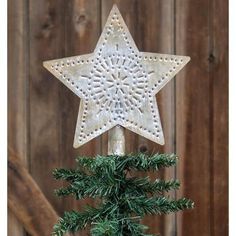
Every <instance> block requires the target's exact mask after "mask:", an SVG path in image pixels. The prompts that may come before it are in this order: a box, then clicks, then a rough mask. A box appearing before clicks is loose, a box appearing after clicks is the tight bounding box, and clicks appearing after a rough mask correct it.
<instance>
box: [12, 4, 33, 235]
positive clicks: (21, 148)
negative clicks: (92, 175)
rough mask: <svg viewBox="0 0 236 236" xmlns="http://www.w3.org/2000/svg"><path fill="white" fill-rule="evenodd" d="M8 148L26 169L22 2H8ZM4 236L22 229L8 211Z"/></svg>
mask: <svg viewBox="0 0 236 236" xmlns="http://www.w3.org/2000/svg"><path fill="white" fill-rule="evenodd" d="M8 45H9V47H8V146H9V147H11V148H12V149H13V150H14V151H15V152H17V153H18V154H19V155H20V157H21V161H22V162H23V163H24V164H25V165H26V166H28V137H27V136H28V119H27V114H28V74H29V73H28V71H29V65H28V61H29V57H28V50H29V45H28V9H27V1H26V0H19V1H16V0H9V1H8ZM8 235H9V236H11V235H14V236H23V235H25V232H24V229H23V227H22V226H21V224H20V223H19V221H18V220H17V219H16V217H15V216H14V215H13V213H12V212H11V211H10V210H9V211H8Z"/></svg>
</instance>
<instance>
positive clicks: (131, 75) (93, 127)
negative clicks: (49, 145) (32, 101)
mask: <svg viewBox="0 0 236 236" xmlns="http://www.w3.org/2000/svg"><path fill="white" fill-rule="evenodd" d="M189 60H190V58H189V57H186V56H176V55H166V54H158V53H147V52H139V50H138V49H137V47H136V45H135V43H134V41H133V39H132V36H131V35H130V33H129V30H128V28H127V26H126V25H125V22H124V20H123V18H122V16H121V14H120V12H119V10H118V8H117V7H116V5H114V6H113V8H112V10H111V12H110V15H109V17H108V20H107V23H106V25H105V28H104V30H103V32H102V34H101V36H100V39H99V41H98V43H97V46H96V48H95V50H94V52H93V53H91V54H87V55H82V56H75V57H69V58H63V59H57V60H51V61H46V62H44V66H45V67H46V68H47V69H48V70H49V71H50V72H51V73H52V74H53V75H54V76H56V77H57V78H58V79H59V80H60V81H61V82H62V83H64V84H65V85H66V86H67V87H68V88H69V89H70V90H72V91H73V92H74V93H75V94H76V95H78V96H79V97H80V98H81V103H80V109H79V115H78V120H77V126H76V132H75V138H74V147H75V148H77V147H79V146H81V145H83V144H84V143H86V142H88V141H89V140H91V139H93V138H95V137H97V136H98V135H100V134H102V133H104V132H105V131H107V130H109V129H111V128H112V127H114V126H116V125H121V126H123V127H125V128H127V129H129V130H131V131H133V132H135V133H137V134H139V135H142V136H144V137H146V138H148V139H150V140H152V141H154V142H157V143H159V144H164V136H163V131H162V126H161V122H160V117H159V112H158V108H157V104H156V98H155V94H156V93H157V92H159V90H160V89H161V88H162V87H164V86H165V85H166V83H167V82H168V81H170V80H171V79H172V78H173V77H174V76H175V75H176V74H177V73H178V72H179V71H180V70H181V69H182V68H183V67H184V66H185V65H186V64H187V62H188V61H189Z"/></svg>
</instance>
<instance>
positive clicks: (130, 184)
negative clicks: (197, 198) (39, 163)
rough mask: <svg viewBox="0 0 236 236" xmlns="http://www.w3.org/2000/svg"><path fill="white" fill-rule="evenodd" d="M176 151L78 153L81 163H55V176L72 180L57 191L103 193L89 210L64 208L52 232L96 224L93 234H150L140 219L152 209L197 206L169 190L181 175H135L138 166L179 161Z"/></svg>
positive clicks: (84, 194)
mask: <svg viewBox="0 0 236 236" xmlns="http://www.w3.org/2000/svg"><path fill="white" fill-rule="evenodd" d="M176 162H177V157H176V155H174V154H171V155H168V154H155V155H146V154H141V153H140V154H137V155H133V154H130V155H123V156H118V155H111V156H97V157H95V158H90V157H79V158H78V159H77V164H78V167H77V169H74V170H72V169H70V170H68V169H56V170H55V171H54V177H55V178H56V179H60V180H66V181H68V182H69V185H68V186H67V187H64V188H61V189H58V190H56V194H57V195H58V196H67V195H73V196H74V197H75V198H76V199H77V200H79V199H83V198H100V199H101V202H100V203H99V204H98V205H97V206H96V207H91V206H86V207H85V208H84V211H82V212H78V211H71V212H65V213H64V216H63V217H62V218H61V219H60V220H59V222H58V223H57V224H56V225H55V226H54V232H53V235H56V236H62V235H64V234H65V233H66V232H76V231H79V230H82V229H84V228H85V227H86V226H91V230H90V233H91V235H92V236H151V235H150V234H145V231H146V230H147V229H148V227H147V226H145V225H142V224H141V223H140V220H141V219H142V218H143V217H144V216H145V215H147V214H158V215H160V214H167V213H171V212H176V211H179V210H184V209H188V208H193V202H192V201H191V200H189V199H186V198H181V199H178V200H174V199H170V198H169V197H166V196H164V194H163V193H164V192H168V191H170V190H176V189H178V188H179V185H180V184H179V182H178V181H177V180H169V181H165V180H160V179H156V180H155V181H151V180H150V179H149V177H135V176H134V173H136V172H137V171H142V172H144V171H145V172H147V171H158V170H160V169H161V168H164V167H171V166H175V165H176Z"/></svg>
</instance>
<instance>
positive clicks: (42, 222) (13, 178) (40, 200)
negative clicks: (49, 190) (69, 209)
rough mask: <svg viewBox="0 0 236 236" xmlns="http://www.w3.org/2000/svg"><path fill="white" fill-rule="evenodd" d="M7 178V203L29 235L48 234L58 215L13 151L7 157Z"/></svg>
mask: <svg viewBox="0 0 236 236" xmlns="http://www.w3.org/2000/svg"><path fill="white" fill-rule="evenodd" d="M8 179H9V188H8V205H9V207H10V209H11V210H12V212H14V214H15V215H16V216H17V218H18V220H19V221H20V222H21V223H22V225H23V226H24V227H25V229H26V230H27V232H28V233H30V234H31V235H33V236H41V235H50V234H51V232H52V227H53V225H54V224H55V222H57V219H58V216H57V214H56V212H55V211H54V209H53V208H52V206H51V205H50V204H49V202H48V201H47V199H46V198H45V196H44V195H43V193H42V192H41V190H40V189H39V187H38V185H37V184H36V183H35V181H34V180H33V179H32V177H31V176H30V174H29V172H28V171H27V170H26V168H25V167H24V165H23V164H22V163H21V161H20V159H19V157H18V156H16V155H15V154H14V153H13V152H10V153H9V157H8ZM25 203H27V204H25ZM17 234H18V233H16V235H17Z"/></svg>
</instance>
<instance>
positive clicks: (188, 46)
mask: <svg viewBox="0 0 236 236" xmlns="http://www.w3.org/2000/svg"><path fill="white" fill-rule="evenodd" d="M209 17H210V5H209V1H204V0H198V1H188V0H183V1H181V2H180V1H177V2H176V52H177V54H180V55H181V54H182V55H188V56H190V57H191V62H190V63H189V65H187V66H186V68H185V69H184V70H183V71H182V72H180V73H179V74H178V75H177V81H178V83H176V128H177V130H176V146H177V154H178V155H179V156H180V161H179V165H178V173H177V175H178V178H179V179H180V182H181V184H182V188H181V190H182V191H180V192H178V196H181V195H183V196H185V197H188V198H191V199H192V200H193V201H194V202H195V205H196V207H195V209H194V210H191V211H185V212H183V213H179V214H178V220H179V222H178V235H183V236H185V235H186V236H189V235H192V236H195V235H202V236H207V235H212V230H211V227H212V225H211V208H210V203H211V193H210V191H211V183H210V178H211V173H210V171H211V156H212V154H213V153H212V148H211V142H212V141H211V122H212V114H211V106H212V104H211V96H210V91H211V78H210V73H209V71H210V66H209V60H208V58H209V50H210V44H209V38H210V35H209V33H210V25H209V19H210V18H209Z"/></svg>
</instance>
